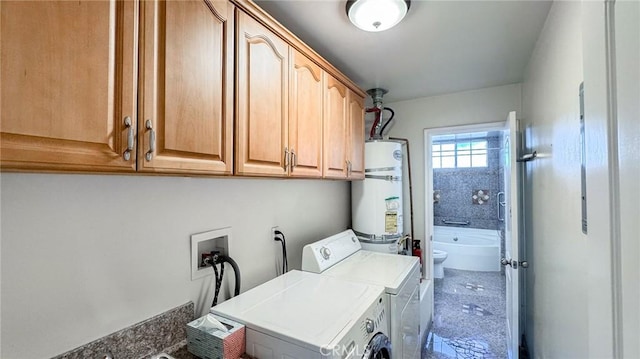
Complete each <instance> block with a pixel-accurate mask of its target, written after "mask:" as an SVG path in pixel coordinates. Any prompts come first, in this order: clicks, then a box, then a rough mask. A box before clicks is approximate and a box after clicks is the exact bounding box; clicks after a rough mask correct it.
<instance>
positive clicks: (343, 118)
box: [323, 73, 348, 178]
mask: <svg viewBox="0 0 640 359" xmlns="http://www.w3.org/2000/svg"><path fill="white" fill-rule="evenodd" d="M324 100H325V101H324V134H323V139H324V141H323V142H324V171H323V172H324V177H325V178H346V177H347V160H348V158H347V151H348V146H347V136H348V117H347V87H346V86H345V85H343V84H342V83H341V82H340V81H338V80H336V79H335V78H333V76H331V75H329V74H326V73H325V91H324Z"/></svg>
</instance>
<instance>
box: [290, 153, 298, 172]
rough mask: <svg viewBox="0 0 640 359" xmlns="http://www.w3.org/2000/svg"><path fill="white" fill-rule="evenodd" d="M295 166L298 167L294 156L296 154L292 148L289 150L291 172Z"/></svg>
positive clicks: (296, 158) (296, 157)
mask: <svg viewBox="0 0 640 359" xmlns="http://www.w3.org/2000/svg"><path fill="white" fill-rule="evenodd" d="M296 166H298V156H296V152H295V151H294V150H293V148H292V149H291V170H292V171H293V169H294V168H296Z"/></svg>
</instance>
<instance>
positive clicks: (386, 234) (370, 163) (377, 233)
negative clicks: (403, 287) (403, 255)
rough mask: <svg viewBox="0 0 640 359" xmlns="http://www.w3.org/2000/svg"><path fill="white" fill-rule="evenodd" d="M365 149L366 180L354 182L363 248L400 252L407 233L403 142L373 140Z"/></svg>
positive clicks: (354, 224) (353, 196)
mask: <svg viewBox="0 0 640 359" xmlns="http://www.w3.org/2000/svg"><path fill="white" fill-rule="evenodd" d="M364 149H365V157H364V158H365V179H364V180H363V181H357V182H352V183H351V217H352V228H353V230H354V232H355V233H356V235H357V236H358V238H359V239H360V242H361V244H362V248H363V249H367V250H373V251H377V252H388V253H397V252H398V240H399V239H400V238H401V237H402V234H403V220H402V144H401V143H399V142H394V141H387V140H377V141H369V142H366V143H365V145H364Z"/></svg>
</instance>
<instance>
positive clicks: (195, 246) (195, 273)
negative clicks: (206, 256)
mask: <svg viewBox="0 0 640 359" xmlns="http://www.w3.org/2000/svg"><path fill="white" fill-rule="evenodd" d="M231 233H232V231H231V227H225V228H220V229H214V230H212V231H207V232H202V233H196V234H192V235H191V280H196V279H199V278H202V277H205V276H208V275H213V268H212V267H211V266H207V267H200V260H201V254H202V253H210V252H211V251H214V250H218V251H220V252H221V253H222V254H225V255H229V240H230V239H231V236H232V234H231Z"/></svg>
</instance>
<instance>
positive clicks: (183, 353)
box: [166, 340, 254, 359]
mask: <svg viewBox="0 0 640 359" xmlns="http://www.w3.org/2000/svg"><path fill="white" fill-rule="evenodd" d="M166 353H167V354H169V355H171V356H172V357H174V358H175V359H200V357H198V356H195V355H193V354H191V353H189V351H188V350H187V341H186V340H184V341H182V342H180V343H178V344H176V345H174V346H173V347H171V348H168V349H167V352H166ZM240 358H242V359H254V358H253V357H252V356H250V355H248V354H242V356H241V357H240Z"/></svg>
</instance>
